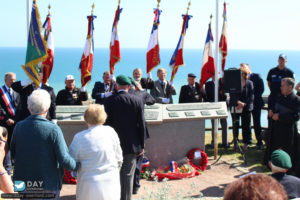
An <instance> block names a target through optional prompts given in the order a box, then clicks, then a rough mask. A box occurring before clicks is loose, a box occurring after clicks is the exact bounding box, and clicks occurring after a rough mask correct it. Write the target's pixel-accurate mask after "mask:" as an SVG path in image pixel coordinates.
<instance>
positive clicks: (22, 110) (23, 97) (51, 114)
mask: <svg viewBox="0 0 300 200" xmlns="http://www.w3.org/2000/svg"><path fill="white" fill-rule="evenodd" d="M11 87H12V88H13V90H14V91H16V92H17V93H19V95H20V102H19V104H18V106H17V110H16V122H18V121H21V120H23V119H25V118H26V117H28V116H29V115H30V112H29V110H28V108H27V98H28V97H29V96H30V95H31V93H32V92H33V90H34V88H33V85H32V84H30V85H27V86H25V87H23V86H22V85H21V81H17V82H14V83H13V84H12V86H11ZM41 89H44V90H46V91H47V92H48V93H49V94H50V98H51V104H50V108H49V111H48V113H47V119H48V120H52V119H56V104H55V100H56V96H55V93H54V91H53V88H52V87H49V86H47V85H45V84H42V86H41Z"/></svg>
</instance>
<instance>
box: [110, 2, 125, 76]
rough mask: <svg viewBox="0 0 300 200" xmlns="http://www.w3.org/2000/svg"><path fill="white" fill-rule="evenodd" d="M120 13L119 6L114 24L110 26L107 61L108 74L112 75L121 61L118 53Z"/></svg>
mask: <svg viewBox="0 0 300 200" xmlns="http://www.w3.org/2000/svg"><path fill="white" fill-rule="evenodd" d="M121 12H122V8H121V9H120V5H119V6H118V8H117V10H116V14H115V19H114V23H113V26H112V33H111V40H110V45H109V48H110V59H109V67H110V74H114V70H115V65H116V64H117V62H119V61H120V59H121V52H120V42H119V37H118V22H119V19H120V14H121Z"/></svg>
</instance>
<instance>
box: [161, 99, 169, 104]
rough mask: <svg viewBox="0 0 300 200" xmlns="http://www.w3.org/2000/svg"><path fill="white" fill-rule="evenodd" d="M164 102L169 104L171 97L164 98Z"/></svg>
mask: <svg viewBox="0 0 300 200" xmlns="http://www.w3.org/2000/svg"><path fill="white" fill-rule="evenodd" d="M162 102H163V103H164V104H168V103H170V99H169V98H162Z"/></svg>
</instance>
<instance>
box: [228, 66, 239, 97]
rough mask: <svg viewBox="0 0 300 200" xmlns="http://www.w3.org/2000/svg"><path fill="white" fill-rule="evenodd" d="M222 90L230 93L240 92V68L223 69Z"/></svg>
mask: <svg viewBox="0 0 300 200" xmlns="http://www.w3.org/2000/svg"><path fill="white" fill-rule="evenodd" d="M224 90H225V92H227V93H230V94H239V93H242V77H241V70H239V69H236V68H229V69H228V70H225V71H224Z"/></svg>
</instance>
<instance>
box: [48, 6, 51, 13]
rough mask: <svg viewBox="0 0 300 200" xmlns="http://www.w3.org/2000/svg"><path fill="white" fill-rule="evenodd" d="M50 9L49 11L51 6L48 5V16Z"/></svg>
mask: <svg viewBox="0 0 300 200" xmlns="http://www.w3.org/2000/svg"><path fill="white" fill-rule="evenodd" d="M50 9H51V6H50V4H49V5H48V14H49V15H50Z"/></svg>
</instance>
